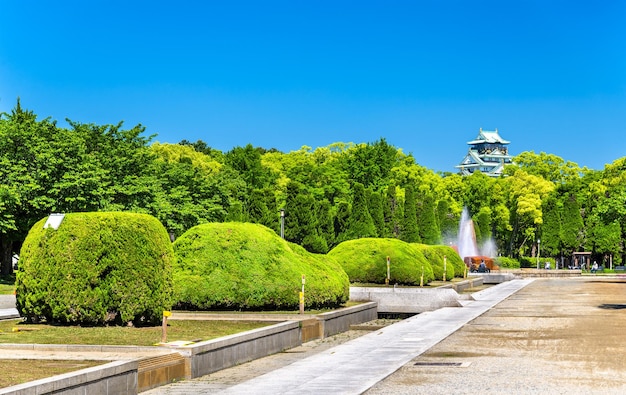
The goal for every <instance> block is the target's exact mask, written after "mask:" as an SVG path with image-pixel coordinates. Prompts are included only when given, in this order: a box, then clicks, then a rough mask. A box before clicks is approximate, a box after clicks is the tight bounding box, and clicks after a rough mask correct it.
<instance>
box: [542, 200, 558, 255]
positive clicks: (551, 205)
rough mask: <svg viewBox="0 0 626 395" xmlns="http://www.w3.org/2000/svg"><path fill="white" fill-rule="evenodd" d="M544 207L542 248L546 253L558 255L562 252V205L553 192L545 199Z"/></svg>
mask: <svg viewBox="0 0 626 395" xmlns="http://www.w3.org/2000/svg"><path fill="white" fill-rule="evenodd" d="M542 209H543V225H542V227H541V248H542V250H543V251H544V255H549V256H550V255H551V256H556V255H558V254H559V253H560V252H561V209H562V205H561V202H560V201H559V200H558V199H557V198H556V196H554V195H552V194H551V195H549V196H548V197H546V199H545V200H544V203H543V208H542Z"/></svg>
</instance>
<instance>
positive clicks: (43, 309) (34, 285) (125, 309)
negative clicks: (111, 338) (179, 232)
mask: <svg viewBox="0 0 626 395" xmlns="http://www.w3.org/2000/svg"><path fill="white" fill-rule="evenodd" d="M45 222H46V219H42V220H41V221H39V222H37V223H36V224H35V225H34V226H33V227H32V228H31V230H30V232H29V233H28V236H27V237H26V240H25V241H24V244H23V246H22V249H21V252H20V267H19V270H18V272H17V277H16V295H17V309H18V311H19V312H20V315H21V316H22V317H25V318H27V319H28V320H30V321H39V320H45V321H47V322H49V323H62V324H87V325H102V324H127V323H129V322H134V323H135V324H158V323H160V322H161V318H162V314H163V310H168V309H169V308H170V307H171V292H172V284H171V281H172V280H171V267H172V262H173V260H174V254H173V249H172V244H171V242H170V240H169V236H168V234H167V231H166V230H165V228H164V227H163V225H162V224H161V223H160V222H159V221H158V220H157V219H156V218H154V217H151V216H149V215H145V214H133V213H122V212H114V213H74V214H67V215H65V218H64V219H63V221H62V223H61V224H60V226H59V227H58V229H56V230H55V229H53V228H51V227H47V228H45V229H44V224H45Z"/></svg>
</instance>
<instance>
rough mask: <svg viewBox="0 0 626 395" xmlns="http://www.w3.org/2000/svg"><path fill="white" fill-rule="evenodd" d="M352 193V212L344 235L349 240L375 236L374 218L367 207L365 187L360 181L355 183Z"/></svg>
mask: <svg viewBox="0 0 626 395" xmlns="http://www.w3.org/2000/svg"><path fill="white" fill-rule="evenodd" d="M352 189H353V195H352V213H351V215H350V219H349V221H348V229H347V232H346V235H347V237H348V239H349V240H352V239H360V238H363V237H376V236H377V235H376V227H375V226H374V220H372V216H371V214H370V212H369V209H368V207H367V199H366V197H365V188H364V187H363V184H361V183H358V182H357V183H355V184H354V186H353V188H352Z"/></svg>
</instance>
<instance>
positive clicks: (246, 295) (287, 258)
mask: <svg viewBox="0 0 626 395" xmlns="http://www.w3.org/2000/svg"><path fill="white" fill-rule="evenodd" d="M174 251H175V254H176V257H177V264H176V266H175V268H174V298H175V303H176V304H177V306H178V307H179V308H185V309H201V310H205V309H243V310H246V309H289V308H297V306H298V305H299V297H298V293H299V291H300V290H301V276H302V275H305V276H306V287H305V304H306V306H307V307H323V306H329V307H335V306H338V305H341V304H343V303H344V302H345V301H346V300H347V299H348V296H349V282H348V277H347V275H346V273H345V272H344V271H343V269H342V268H341V266H339V265H338V263H337V262H336V261H335V260H334V259H332V258H330V257H327V256H324V255H315V254H311V253H309V252H307V251H306V250H305V249H304V248H302V247H300V246H298V245H295V244H292V243H289V242H287V241H285V240H283V239H281V238H280V237H279V236H277V235H276V233H274V232H273V231H272V230H271V229H268V228H266V227H264V226H262V225H257V224H249V223H208V224H203V225H198V226H195V227H193V228H191V229H190V230H188V231H187V232H186V233H185V234H183V235H182V236H181V237H179V238H178V239H177V240H176V242H175V243H174Z"/></svg>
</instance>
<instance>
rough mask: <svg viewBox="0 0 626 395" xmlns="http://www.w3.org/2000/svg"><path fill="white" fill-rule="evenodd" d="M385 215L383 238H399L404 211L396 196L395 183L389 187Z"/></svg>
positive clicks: (386, 195) (384, 207)
mask: <svg viewBox="0 0 626 395" xmlns="http://www.w3.org/2000/svg"><path fill="white" fill-rule="evenodd" d="M383 215H384V218H385V232H384V233H383V237H393V238H399V237H400V230H401V227H402V222H403V211H402V206H401V205H400V201H399V200H398V197H397V195H396V184H395V183H394V182H393V181H392V182H391V183H389V186H388V187H387V191H386V194H385V204H384V206H383Z"/></svg>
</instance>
